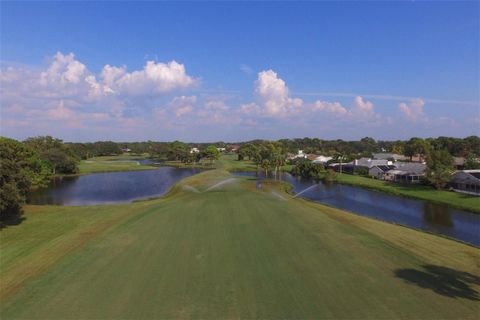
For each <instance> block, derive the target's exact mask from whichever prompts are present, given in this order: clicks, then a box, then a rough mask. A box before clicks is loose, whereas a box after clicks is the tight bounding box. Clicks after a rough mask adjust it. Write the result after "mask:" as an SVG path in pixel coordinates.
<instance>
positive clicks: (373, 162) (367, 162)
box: [352, 158, 393, 169]
mask: <svg viewBox="0 0 480 320" xmlns="http://www.w3.org/2000/svg"><path fill="white" fill-rule="evenodd" d="M352 164H353V165H354V166H356V167H365V168H367V169H370V168H372V167H374V166H391V165H392V164H393V162H392V161H389V160H386V159H385V160H383V159H370V158H360V159H355V160H353V162H352Z"/></svg>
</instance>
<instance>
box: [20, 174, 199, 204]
mask: <svg viewBox="0 0 480 320" xmlns="http://www.w3.org/2000/svg"><path fill="white" fill-rule="evenodd" d="M198 172H200V170H198V169H178V168H173V167H159V168H158V169H156V170H145V171H125V172H106V173H94V174H89V175H84V176H73V177H61V178H55V179H53V180H52V182H51V184H50V185H49V186H48V188H43V189H38V190H34V191H32V192H31V193H30V194H29V196H28V199H27V202H28V203H30V204H57V205H66V206H77V205H95V204H107V203H125V202H131V201H132V200H137V199H142V198H149V197H156V196H161V195H163V194H165V193H166V192H167V191H168V190H169V189H170V188H171V187H172V186H173V185H174V184H175V183H177V182H178V181H180V180H182V179H183V178H186V177H188V176H191V175H193V174H196V173H198Z"/></svg>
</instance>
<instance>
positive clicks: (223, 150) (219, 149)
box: [217, 148, 227, 152]
mask: <svg viewBox="0 0 480 320" xmlns="http://www.w3.org/2000/svg"><path fill="white" fill-rule="evenodd" d="M217 150H218V151H219V152H225V151H226V150H227V149H226V148H217Z"/></svg>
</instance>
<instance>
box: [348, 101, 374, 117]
mask: <svg viewBox="0 0 480 320" xmlns="http://www.w3.org/2000/svg"><path fill="white" fill-rule="evenodd" d="M352 112H353V113H356V114H357V115H360V116H363V117H368V116H372V115H374V114H375V112H374V110H373V103H372V102H370V101H366V100H364V99H363V98H362V97H360V96H357V97H355V99H354V101H353V110H352Z"/></svg>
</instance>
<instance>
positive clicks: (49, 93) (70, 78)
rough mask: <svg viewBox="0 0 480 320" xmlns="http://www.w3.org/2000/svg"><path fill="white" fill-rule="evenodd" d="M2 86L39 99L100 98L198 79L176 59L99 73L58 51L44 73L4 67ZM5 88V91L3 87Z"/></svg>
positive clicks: (162, 90) (182, 85)
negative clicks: (135, 68)
mask: <svg viewBox="0 0 480 320" xmlns="http://www.w3.org/2000/svg"><path fill="white" fill-rule="evenodd" d="M0 81H1V84H2V86H9V88H8V90H5V91H9V92H12V91H13V92H14V93H16V94H17V95H18V96H26V95H27V96H34V97H39V98H65V97H70V98H76V99H78V100H82V99H84V98H88V99H99V98H102V97H103V96H107V95H114V94H116V95H124V96H125V95H126V96H129V95H130V96H138V95H149V96H152V95H161V94H164V93H167V92H171V91H174V90H177V89H183V88H188V87H192V86H195V85H196V84H197V83H198V80H197V79H195V78H193V77H191V76H189V75H188V74H187V73H186V69H185V66H184V65H183V64H180V63H178V62H176V61H170V62H167V63H161V62H155V61H148V62H147V63H146V64H145V66H144V67H143V69H142V70H135V71H132V72H127V68H126V67H125V66H121V67H115V66H110V65H108V64H107V65H105V66H104V67H103V69H102V71H101V73H100V74H99V75H95V74H94V73H92V72H91V71H89V70H88V68H87V67H86V65H85V64H83V63H81V62H80V61H78V60H76V58H75V55H74V54H73V53H69V54H63V53H61V52H57V53H56V54H55V55H54V56H53V58H52V60H51V62H50V64H49V65H48V67H47V69H46V70H44V71H41V72H35V71H33V70H29V71H26V70H22V69H16V68H12V67H10V68H6V69H2V70H1V75H0ZM2 91H3V90H2Z"/></svg>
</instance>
